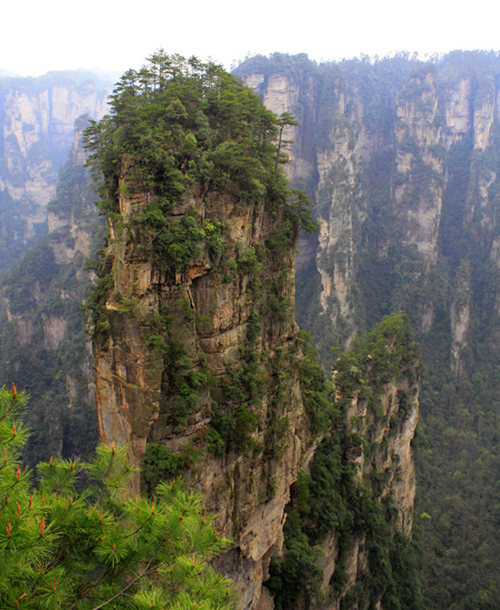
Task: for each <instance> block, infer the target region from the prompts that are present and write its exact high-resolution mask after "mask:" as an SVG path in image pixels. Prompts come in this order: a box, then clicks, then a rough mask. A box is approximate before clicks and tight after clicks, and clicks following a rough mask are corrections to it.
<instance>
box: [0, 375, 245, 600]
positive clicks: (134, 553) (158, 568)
mask: <svg viewBox="0 0 500 610" xmlns="http://www.w3.org/2000/svg"><path fill="white" fill-rule="evenodd" d="M26 402H27V401H26V396H25V395H24V393H22V392H18V391H17V389H16V388H15V386H14V385H13V386H12V390H11V391H10V392H9V391H7V390H6V389H5V388H2V389H1V390H0V456H2V458H0V575H1V577H0V607H1V608H50V609H53V608H56V609H57V608H68V609H71V608H82V609H90V608H92V609H94V610H97V609H98V608H105V607H106V608H152V607H155V608H172V609H174V608H175V609H179V610H180V609H183V608H217V609H219V608H220V609H222V608H233V607H234V604H235V602H234V599H235V598H234V593H233V591H232V588H231V584H230V581H229V580H228V579H227V578H224V577H222V576H220V575H218V574H217V573H216V572H215V571H214V570H213V568H211V567H210V566H209V565H208V563H207V561H208V560H209V559H210V558H211V557H213V556H214V555H215V554H216V553H218V552H220V551H221V549H223V548H224V547H225V546H226V544H227V542H228V541H227V540H225V539H223V538H220V537H218V535H217V533H216V531H215V529H214V527H213V525H212V519H211V518H209V517H205V516H204V515H203V514H202V507H201V502H200V498H199V497H198V496H197V495H195V494H193V493H189V492H188V491H186V490H185V489H183V487H182V485H181V483H180V482H179V481H173V482H169V483H165V482H164V483H161V484H160V485H158V486H157V488H156V496H155V498H154V499H153V500H151V499H146V498H141V497H136V498H129V497H127V495H126V492H125V490H126V487H125V486H126V483H127V481H128V479H129V477H130V475H131V474H132V469H131V468H130V467H129V465H128V464H127V460H126V450H125V449H124V448H121V447H114V446H111V447H107V446H105V445H100V446H99V447H98V449H97V453H96V456H95V458H94V459H93V461H92V462H90V463H83V462H79V461H76V460H75V461H71V460H64V459H62V458H51V459H50V460H49V461H48V462H45V463H41V464H39V465H38V468H37V470H38V479H39V483H38V485H37V486H36V487H34V486H33V485H32V479H33V477H32V473H31V472H29V471H27V470H26V469H25V468H23V466H22V463H21V459H20V458H21V451H22V448H23V445H24V443H25V441H26V438H27V434H28V433H27V430H26V429H25V427H24V426H23V424H22V419H21V417H22V411H23V409H24V408H25V407H26ZM82 479H84V480H85V486H84V485H83V483H82Z"/></svg>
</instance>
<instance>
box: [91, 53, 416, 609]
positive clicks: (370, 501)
mask: <svg viewBox="0 0 500 610" xmlns="http://www.w3.org/2000/svg"><path fill="white" fill-rule="evenodd" d="M157 61H158V62H159V63H160V64H161V65H162V70H161V71H160V72H158V71H157V69H155V68H154V66H153V67H150V73H149V78H150V81H149V83H148V86H147V87H145V88H144V83H143V82H141V80H140V79H139V77H138V76H137V77H136V78H135V79H134V76H133V74H131V73H127V76H126V77H124V80H123V81H122V82H121V83H119V85H118V89H117V90H118V91H119V95H117V96H116V97H115V99H114V101H113V103H112V113H111V116H110V117H108V118H106V119H105V120H104V121H102V122H101V123H100V124H95V125H94V127H92V128H91V129H90V130H89V131H88V132H87V146H88V147H89V148H90V150H91V153H92V154H93V157H91V159H92V160H93V163H94V165H95V166H96V167H97V168H98V169H99V170H100V171H101V172H102V173H103V175H104V182H103V185H102V194H103V200H102V202H101V204H100V205H101V207H102V208H103V209H104V211H105V212H106V214H107V220H108V237H107V245H106V248H105V251H104V253H103V256H102V259H101V264H100V271H99V275H100V279H99V280H98V283H97V286H96V288H95V291H94V295H93V297H92V301H91V306H92V308H93V311H94V314H93V328H94V331H93V333H94V334H93V350H94V369H95V382H96V396H97V411H98V420H99V430H100V435H101V438H102V439H103V440H104V441H105V442H106V443H124V444H126V445H127V446H128V448H129V456H130V459H131V461H132V463H133V464H134V465H140V464H143V465H145V470H144V477H143V479H142V481H141V480H140V479H139V478H137V479H136V480H135V483H134V485H133V488H132V490H131V491H132V493H138V492H139V491H140V489H141V488H142V490H143V491H146V492H149V493H151V492H152V491H153V490H154V484H155V482H157V481H158V480H161V478H164V477H166V476H172V475H175V474H181V475H182V476H183V478H184V480H185V482H186V484H187V485H191V486H195V487H196V488H197V489H198V490H200V491H201V492H202V494H203V496H204V498H205V502H206V505H207V508H208V509H209V510H210V511H212V512H214V513H215V514H217V523H218V526H219V528H220V530H221V532H223V533H224V535H229V536H231V537H232V538H233V540H234V544H233V547H232V548H231V550H229V551H228V552H226V554H225V555H224V556H223V557H221V558H220V559H219V561H218V566H219V568H220V569H222V570H223V571H225V572H227V573H228V574H230V575H231V577H232V578H233V580H234V582H235V584H236V587H237V589H238V590H239V592H240V602H239V605H240V607H241V608H262V609H263V608H272V607H274V604H275V603H277V604H278V605H279V604H281V605H279V607H303V604H312V605H314V606H315V607H316V606H317V607H330V608H337V607H340V606H339V604H340V603H341V602H342V600H346V599H348V598H349V596H350V598H352V599H357V600H358V601H359V602H360V604H361V605H360V607H367V606H366V604H368V603H377V604H380V602H381V599H382V598H383V597H384V596H385V595H387V592H388V589H389V588H391V587H392V588H394V587H395V586H396V585H395V581H396V580H397V578H398V576H397V575H392V573H391V571H390V570H389V572H387V573H386V574H385V576H384V578H385V579H386V580H384V579H380V582H378V583H377V582H375V580H376V579H375V577H374V567H373V562H374V561H375V560H374V553H375V554H376V553H382V555H383V556H384V557H385V560H386V561H389V562H390V558H389V553H390V546H391V544H392V543H391V544H389V543H390V541H391V540H394V539H395V537H396V536H400V537H401V539H402V540H403V543H402V544H403V545H406V546H407V545H408V544H409V536H410V535H411V523H412V507H413V498H414V493H415V480H414V471H413V462H412V458H411V449H410V443H411V440H412V437H413V434H414V431H415V426H416V422H417V410H418V385H417V380H418V372H417V371H418V364H417V352H416V351H415V348H414V347H413V345H414V344H413V342H412V340H411V339H410V335H409V330H408V323H407V320H406V319H405V318H403V317H396V318H394V319H392V320H389V321H388V322H387V323H386V324H385V325H384V326H382V327H380V328H379V329H378V330H377V331H376V333H375V334H374V335H373V337H372V338H371V339H370V340H368V343H367V344H366V346H362V345H361V344H360V346H359V349H358V350H354V351H352V352H350V353H349V355H348V356H346V357H345V358H347V359H345V358H344V359H342V358H341V359H339V361H338V366H339V367H340V368H341V369H342V370H341V372H340V373H339V377H338V379H337V378H336V377H334V382H333V383H334V385H335V387H334V386H333V385H332V383H331V382H329V381H328V380H327V379H326V378H325V376H324V374H323V373H322V371H321V369H320V368H319V366H318V365H317V363H316V361H315V357H314V355H313V350H312V348H311V347H310V346H309V345H308V343H307V341H306V339H305V338H304V337H303V336H302V335H301V334H299V331H298V327H297V325H296V323H295V321H294V311H295V308H294V259H295V246H296V240H297V236H298V231H299V228H300V226H301V224H302V223H305V224H307V222H309V221H308V220H307V208H306V207H305V205H304V203H305V199H304V196H303V194H301V193H300V192H297V191H291V190H289V187H288V186H287V182H286V180H285V178H284V176H283V174H282V173H281V171H277V169H276V168H277V163H276V162H275V158H276V155H277V151H276V148H275V146H274V144H273V141H274V138H275V137H276V133H277V123H276V118H275V117H274V115H272V114H271V113H270V112H269V111H268V110H266V109H265V108H264V106H263V105H262V104H261V102H260V100H259V99H258V98H257V96H255V95H254V94H253V93H252V92H251V91H250V90H248V89H246V88H245V87H243V86H242V85H241V84H239V82H238V81H237V80H236V79H234V77H231V76H229V75H227V74H225V73H224V72H223V71H222V72H221V71H220V69H218V68H216V67H214V66H211V65H208V66H202V65H201V66H200V65H197V66H196V68H194V73H193V66H191V67H190V66H188V65H187V64H183V63H178V60H176V59H174V60H172V59H171V58H168V57H166V56H165V57H163V56H162V57H159V58H157ZM141 78H142V77H141ZM152 92H153V93H152ZM229 100H230V103H229ZM159 125H162V126H163V127H162V128H160V127H159ZM116 159H118V162H116ZM370 341H371V342H372V343H370ZM368 346H372V347H373V349H372V351H373V353H369V352H366V351H365V350H366V349H371V348H369V347H368ZM372 361H373V362H372ZM374 384H375V385H376V384H378V385H377V389H376V390H375V389H373V390H372V389H370V388H371V387H372V386H373V387H375V385H374ZM318 448H319V449H318ZM315 452H316V455H318V454H319V455H321V456H323V458H324V459H326V460H330V461H331V460H333V461H336V462H338V463H339V464H340V466H339V467H340V470H339V471H338V472H337V473H335V471H333V470H332V471H331V473H330V474H331V475H332V476H334V477H336V476H337V475H339V476H340V477H341V479H339V480H331V481H329V486H328V487H327V488H324V489H323V490H322V492H323V493H325V492H326V493H327V494H334V495H335V494H337V495H338V504H337V505H335V506H334V505H332V506H331V510H332V514H331V515H330V516H329V515H328V514H326V516H323V517H321V518H320V517H319V516H318V515H317V516H316V517H314V515H313V514H312V513H311V514H306V513H303V511H302V513H301V512H300V510H298V509H295V508H294V504H293V503H294V501H296V500H294V496H296V493H295V492H294V491H293V489H294V488H293V485H294V483H295V482H296V481H297V479H298V477H300V478H301V481H302V487H304V485H306V486H309V487H310V489H311V490H312V489H313V488H314V486H315V485H317V484H318V482H317V479H316V478H315V477H316V474H315V473H317V471H318V467H317V465H316V456H315ZM160 456H162V457H163V458H164V459H166V458H168V460H167V461H168V464H169V466H168V468H167V469H165V466H164V464H165V461H163V462H162V461H161V459H160ZM162 464H163V465H162ZM336 486H337V487H336ZM363 490H364V491H363ZM311 493H312V492H311ZM320 496H321V494H320ZM358 501H359V502H360V503H361V504H360V506H358V507H356V502H358ZM290 502H292V504H290ZM325 503H326V505H327V506H328V505H329V503H330V504H331V497H329V498H321V497H318V498H317V499H313V501H312V505H313V506H314V507H315V508H314V509H315V510H319V507H320V506H321V504H325ZM340 507H342V512H343V514H342V516H340V513H338V512H337V513H336V509H339V508H340ZM290 510H295V511H296V510H298V512H299V513H300V518H299V521H300V524H298V525H297V531H295V532H291V533H290V532H288V534H287V532H286V527H287V526H286V524H287V523H288V524H290V519H288V518H287V513H288V512H289V511H290ZM369 514H370V515H371V517H370V519H372V520H371V521H370V519H368V515H369ZM315 520H316V521H317V524H316V525H317V527H318V528H319V529H318V531H321V532H322V534H321V537H320V538H318V537H317V536H316V535H315V534H314V533H312V532H313V530H314V523H315ZM376 524H378V526H377V527H379V528H381V531H383V532H384V534H383V535H384V536H385V537H386V541H387V542H388V544H387V545H386V546H385V548H384V546H383V544H382V542H381V540H377V541H376V542H374V540H373V531H372V529H373V528H374V527H375V526H376ZM284 527H285V530H284ZM299 531H300V532H301V536H302V538H301V544H303V545H304V549H309V551H307V552H309V554H310V553H313V555H314V556H315V559H314V560H313V561H312V570H313V572H314V576H313V577H311V578H310V577H309V575H308V574H307V572H306V571H305V572H304V574H300V573H298V574H297V575H296V577H295V580H294V581H293V582H292V583H290V582H288V581H287V579H288V578H289V576H287V573H286V570H287V568H286V566H287V565H288V564H287V562H289V561H290V548H291V545H292V546H293V536H294V535H296V534H297V532H299ZM284 532H285V533H284ZM287 536H288V537H287ZM347 539H349V540H351V541H352V543H347ZM291 541H292V542H291ZM318 544H319V545H320V546H322V547H323V548H324V550H325V552H324V553H320V554H318V553H317V551H316V548H317V546H318ZM353 545H354V546H353ZM307 552H306V553H305V555H307ZM320 555H321V557H322V558H321V559H320ZM272 558H274V559H273V562H274V563H272V564H271V559H272ZM270 566H271V567H270ZM284 566H285V568H284V571H283V567H284ZM340 566H341V567H340ZM341 573H342V575H343V576H340V574H341ZM334 574H335V575H336V577H337V579H336V583H335V584H334V585H332V582H333V581H335V578H334V577H333V575H334ZM320 575H321V576H320ZM269 579H270V581H269V583H268V585H269V586H268V587H263V583H264V582H265V581H268V580H269ZM364 580H367V582H368V581H369V583H370V584H369V585H366V586H364V585H363V582H364ZM340 583H341V584H340ZM396 588H397V587H396ZM289 589H290V590H295V595H294V597H293V599H288V597H287V596H288V595H289ZM396 595H397V594H396ZM273 597H274V601H273ZM350 598H349V599H350ZM283 600H286V603H285V605H284V606H282V604H283ZM321 600H323V601H321ZM326 600H329V601H328V602H327V601H326ZM325 604H326V605H325ZM307 607H312V606H310V605H308V606H307Z"/></svg>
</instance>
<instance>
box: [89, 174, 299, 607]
mask: <svg viewBox="0 0 500 610" xmlns="http://www.w3.org/2000/svg"><path fill="white" fill-rule="evenodd" d="M125 178H126V170H125V172H124V175H123V180H125ZM150 199H151V196H150V195H149V194H147V193H138V194H136V195H132V196H129V195H127V196H125V195H121V196H120V199H119V209H120V217H119V219H118V220H114V221H113V222H111V223H110V226H109V239H108V244H109V245H108V257H109V259H110V260H111V261H112V270H111V273H112V278H113V279H112V286H113V289H112V292H111V293H110V294H109V295H108V297H107V301H106V304H105V308H106V319H107V320H108V322H109V325H110V331H109V336H108V337H106V338H105V339H104V340H103V341H102V342H101V344H100V345H94V355H95V379H96V389H97V392H96V395H97V406H98V416H99V429H100V434H101V438H102V440H104V442H107V443H111V442H121V443H126V444H127V445H128V446H129V448H130V455H131V459H132V461H133V463H134V464H139V463H140V460H141V457H142V456H143V454H144V451H145V449H146V446H147V444H148V442H159V443H161V444H163V445H164V446H166V447H168V448H169V449H171V450H172V451H173V452H174V453H176V454H178V455H180V454H182V453H183V452H184V453H186V451H188V450H189V451H191V452H195V453H197V454H199V457H198V458H197V459H195V460H194V461H193V463H192V464H191V466H190V469H189V471H188V472H185V473H184V476H185V478H186V480H187V483H188V485H191V484H193V485H195V486H196V487H197V488H198V489H199V490H200V491H201V492H202V493H203V495H204V497H205V501H206V505H207V508H208V509H209V510H210V511H213V512H214V513H215V514H217V522H218V526H219V527H220V529H221V531H222V532H224V534H227V535H230V536H232V537H234V539H235V545H234V547H233V549H232V550H230V551H229V552H228V553H226V555H225V556H224V557H223V558H222V559H221V560H220V562H221V566H222V568H223V569H224V570H225V571H226V572H228V573H229V574H231V575H232V577H233V578H234V580H235V582H236V585H237V587H238V589H239V590H240V591H241V592H242V598H241V607H242V608H250V607H256V604H257V603H258V601H259V598H260V595H261V587H262V582H263V580H265V579H266V574H267V568H268V565H269V561H270V558H271V556H272V555H273V554H274V553H276V552H279V550H280V548H281V545H282V524H283V519H284V509H285V506H286V504H287V503H288V501H289V489H290V486H291V484H292V483H293V481H294V480H295V478H296V474H297V471H298V468H299V466H300V465H301V464H302V463H303V461H304V459H305V457H306V456H307V452H308V450H310V448H311V438H310V433H309V432H308V424H307V419H306V415H305V411H304V405H303V403H302V397H301V387H300V382H299V377H298V368H299V367H300V362H301V348H300V341H299V339H298V336H297V327H296V324H295V322H294V320H293V306H291V303H292V299H293V288H294V283H293V242H292V243H291V244H290V246H287V248H286V250H284V251H281V252H280V253H279V255H276V254H274V253H273V252H271V251H270V250H269V249H268V248H267V247H266V246H265V243H266V241H267V240H269V239H270V238H271V237H272V235H273V234H274V233H275V232H276V230H277V229H278V228H279V226H280V223H281V222H282V221H283V218H282V217H281V216H280V214H278V215H277V216H276V214H271V213H270V209H269V205H271V204H270V203H269V202H266V201H265V200H263V201H261V202H257V203H255V204H252V205H249V204H245V203H243V202H241V201H238V199H237V198H234V197H230V196H226V195H224V196H221V195H220V194H217V193H205V194H204V195H202V194H201V193H200V192H199V191H197V190H196V189H195V190H194V191H192V192H190V193H189V195H188V196H186V197H185V198H184V199H183V200H181V201H179V202H177V203H176V205H175V206H174V209H173V210H172V211H171V213H170V215H169V217H168V220H169V221H171V222H173V223H179V222H182V219H185V218H187V216H188V215H190V214H191V215H192V214H194V215H195V216H196V218H197V219H198V220H199V221H200V222H201V221H202V219H205V220H206V221H208V222H210V223H212V224H213V225H215V224H217V223H221V226H222V225H223V226H224V230H223V235H224V241H225V247H224V251H223V253H220V254H219V255H218V256H216V257H214V256H213V255H211V254H210V252H209V250H208V248H207V247H206V246H204V247H202V248H201V250H200V252H199V254H198V255H197V256H196V257H195V258H194V259H193V260H192V261H191V262H190V265H189V267H188V268H186V269H185V270H182V271H179V272H171V271H169V270H166V271H163V270H161V269H160V268H158V265H157V264H156V263H155V261H154V260H153V259H152V258H151V257H147V256H146V257H145V256H144V254H143V252H144V246H145V242H144V241H142V242H140V241H139V239H138V237H139V234H138V233H135V231H134V229H132V231H131V232H127V230H125V229H123V227H124V226H125V225H127V224H128V226H130V225H131V223H130V221H131V220H133V219H134V218H136V217H137V216H138V215H139V214H140V213H141V212H142V211H143V210H144V209H145V207H146V206H147V204H148V202H149V201H150ZM143 239H144V236H143ZM141 249H142V250H141ZM256 252H257V254H258V258H257V257H256ZM128 304H131V310H130V309H129V310H127V305H128ZM280 304H281V305H280ZM280 307H281V311H279V308H280ZM273 308H274V311H273ZM257 317H258V319H257ZM256 324H257V325H256ZM252 333H253V334H252ZM160 340H164V341H166V342H167V343H168V345H169V346H170V347H169V349H171V348H172V346H175V350H176V355H172V356H170V355H169V354H168V353H167V352H165V350H164V351H163V352H162V351H161V350H159V349H155V346H156V345H157V344H158V342H159V341H160ZM172 349H173V348H172ZM172 357H175V359H174V360H172V359H171V358H172ZM180 358H184V359H185V361H186V365H185V366H184V367H182V366H181V365H180V362H179V359H180ZM200 374H203V376H204V377H203V379H208V378H210V379H211V380H212V381H211V382H210V383H211V388H209V387H207V386H203V387H199V388H198V390H197V395H196V399H195V400H193V401H192V402H191V403H190V408H189V413H188V414H187V415H186V416H185V417H182V416H179V417H176V415H175V414H176V412H177V411H176V410H178V409H179V404H178V400H179V395H178V394H179V391H181V392H182V390H179V389H177V387H178V384H179V378H183V379H184V380H185V383H192V382H193V377H194V376H195V375H200ZM188 378H189V379H188ZM189 380H191V381H189ZM249 383H250V384H254V385H255V387H253V389H249V387H247V386H248V384H249ZM174 386H175V387H174ZM235 391H237V392H239V393H241V392H242V393H243V394H246V398H244V403H245V404H247V405H248V408H249V409H250V410H251V413H250V412H249V413H248V417H251V419H252V421H253V422H254V423H253V425H252V426H251V427H250V428H249V429H248V431H247V432H246V433H245V434H244V436H245V438H243V437H241V438H240V439H239V440H235V441H234V442H233V441H231V442H230V443H229V445H227V446H226V447H225V448H220V450H217V447H214V446H213V444H211V439H213V437H212V434H213V432H214V423H213V422H214V418H215V419H216V418H217V416H216V412H214V403H215V405H217V409H218V410H219V411H221V412H223V413H226V414H225V415H223V417H225V418H231V417H235V414H234V413H235V412H236V411H238V410H241V409H243V406H242V405H241V404H238V403H239V401H241V396H240V397H239V398H238V397H236V398H235V397H234V396H233V394H234V392H235ZM249 392H250V394H249ZM235 400H236V402H235ZM231 412H232V413H231ZM237 426H244V422H243V421H240V423H237ZM237 434H239V433H237ZM138 484H139V481H138V480H137V481H136V482H135V488H134V490H135V491H137V490H138Z"/></svg>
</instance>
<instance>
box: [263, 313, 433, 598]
mask: <svg viewBox="0 0 500 610" xmlns="http://www.w3.org/2000/svg"><path fill="white" fill-rule="evenodd" d="M303 337H304V338H307V335H306V334H304V333H303ZM354 343H355V345H354V347H353V349H352V350H350V351H349V352H347V353H346V354H344V355H342V356H340V357H339V358H338V359H337V360H336V362H335V372H334V386H335V396H336V398H335V399H334V396H333V392H332V389H331V386H330V384H328V383H327V382H326V380H325V377H324V374H323V373H322V371H321V370H320V369H319V367H318V365H317V364H316V363H315V359H314V352H313V350H312V348H311V347H310V346H308V345H307V343H306V345H305V358H304V361H303V364H302V367H301V381H302V384H303V395H304V399H305V405H306V409H307V411H308V415H309V417H310V418H311V427H312V428H313V429H316V430H321V431H324V432H325V431H326V433H324V436H323V439H322V441H321V442H320V444H319V446H318V448H317V449H316V452H315V454H314V457H313V459H312V461H311V464H310V466H309V472H308V473H305V472H301V473H299V476H298V479H297V482H296V483H295V484H294V485H293V487H292V491H291V504H290V505H289V507H288V511H287V513H288V514H287V521H286V524H285V553H284V555H283V557H282V558H280V559H276V558H274V559H273V561H272V563H271V568H270V579H269V581H268V582H267V583H266V584H267V586H268V587H269V589H270V590H271V592H272V593H273V595H274V599H275V603H276V607H277V608H295V607H313V606H315V605H318V604H320V603H321V594H320V591H319V585H320V584H321V582H322V577H323V574H322V570H320V569H319V567H318V565H317V559H318V557H319V556H320V550H318V547H317V545H318V544H320V543H321V542H322V541H324V540H325V539H327V538H328V536H331V535H333V536H334V537H335V541H336V547H337V549H338V556H337V557H336V559H335V570H334V572H333V575H332V578H331V580H330V590H329V592H328V593H327V598H328V599H335V600H337V601H340V603H341V607H345V608H348V607H354V606H356V607H360V608H370V607H374V605H375V604H376V603H377V602H378V601H379V600H381V599H382V600H383V603H384V607H386V606H387V607H388V608H393V609H396V608H414V609H417V608H423V607H424V605H423V602H422V596H421V582H420V577H419V572H420V566H419V565H418V563H417V561H416V559H415V549H414V548H413V546H412V545H411V544H410V542H409V541H408V540H407V539H406V538H405V537H404V536H402V535H401V534H400V533H399V531H398V524H397V521H396V519H395V511H394V509H393V508H392V507H391V505H390V499H389V500H388V498H385V499H384V501H383V502H381V501H380V496H381V493H382V489H381V487H380V484H381V482H382V479H381V477H382V473H380V472H378V469H379V466H377V463H376V459H375V457H374V456H373V455H371V454H370V447H369V446H368V445H367V441H368V438H363V437H361V435H360V434H359V433H358V432H356V431H355V429H356V424H355V422H354V420H351V421H348V419H347V407H348V406H349V405H350V404H351V401H352V398H353V396H354V395H355V393H357V394H358V395H359V397H360V399H361V398H363V397H364V398H366V399H367V402H368V405H369V410H368V413H371V415H370V417H371V416H373V417H374V418H375V421H376V419H377V410H376V399H377V397H378V396H380V394H381V392H382V391H383V385H384V384H387V383H388V382H389V381H393V382H397V381H401V380H402V379H403V378H404V379H405V380H406V378H408V377H409V375H411V370H412V369H414V368H415V367H416V366H417V354H418V350H417V346H416V343H415V342H414V340H413V339H412V336H411V332H410V328H409V323H408V318H407V317H406V316H405V315H403V314H394V315H392V316H389V317H387V318H385V319H384V320H383V321H382V322H381V323H380V324H378V325H377V326H376V327H375V328H374V329H373V330H372V331H371V332H370V333H368V334H367V335H365V336H362V337H358V338H357V339H356V341H355V342H354ZM360 392H363V394H362V395H361V394H359V393H360ZM405 400H406V402H405ZM408 407H409V403H408V397H406V395H403V392H402V391H401V392H400V400H399V409H400V412H399V413H398V420H399V419H401V420H402V419H404V418H405V417H406V416H407V413H408ZM362 453H364V462H365V465H366V472H365V469H364V470H363V472H364V474H363V473H362V476H361V477H360V476H359V475H360V473H359V472H358V466H357V464H356V462H355V460H356V458H358V457H359V456H360V455H361V454H362ZM368 464H370V467H368ZM354 542H357V543H360V542H361V544H362V547H361V549H362V551H364V552H365V553H366V557H367V564H366V566H365V567H364V568H362V569H360V570H359V573H358V576H357V584H356V586H355V587H354V588H352V589H350V590H349V591H348V594H347V595H345V587H346V585H347V580H346V575H345V563H346V561H347V560H348V559H349V553H350V551H351V549H352V546H353V543H354Z"/></svg>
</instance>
